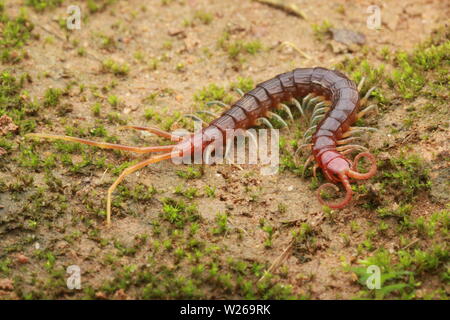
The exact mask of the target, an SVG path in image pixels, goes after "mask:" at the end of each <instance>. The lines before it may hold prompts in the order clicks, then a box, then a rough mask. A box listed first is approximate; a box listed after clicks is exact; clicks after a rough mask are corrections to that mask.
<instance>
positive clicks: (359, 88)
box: [357, 77, 366, 92]
mask: <svg viewBox="0 0 450 320" xmlns="http://www.w3.org/2000/svg"><path fill="white" fill-rule="evenodd" d="M365 81H366V77H362V78H361V81H359V83H358V87H357V89H358V92H360V91H361V89H362V87H363V85H364V82H365Z"/></svg>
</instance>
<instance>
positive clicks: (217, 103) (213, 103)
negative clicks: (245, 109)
mask: <svg viewBox="0 0 450 320" xmlns="http://www.w3.org/2000/svg"><path fill="white" fill-rule="evenodd" d="M216 105H217V106H220V107H223V108H227V107H228V105H227V104H226V103H224V102H222V101H219V100H213V101H208V102H206V106H208V107H212V106H216Z"/></svg>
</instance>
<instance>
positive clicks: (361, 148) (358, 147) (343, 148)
mask: <svg viewBox="0 0 450 320" xmlns="http://www.w3.org/2000/svg"><path fill="white" fill-rule="evenodd" d="M347 149H354V150H357V149H359V150H363V151H369V149H367V148H366V147H363V146H360V145H359V144H347V145H344V146H340V147H337V148H336V150H337V151H339V152H340V151H345V150H347Z"/></svg>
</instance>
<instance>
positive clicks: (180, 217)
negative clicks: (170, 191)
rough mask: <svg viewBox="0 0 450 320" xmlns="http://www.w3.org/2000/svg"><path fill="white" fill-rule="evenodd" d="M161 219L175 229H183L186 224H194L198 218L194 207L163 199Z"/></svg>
mask: <svg viewBox="0 0 450 320" xmlns="http://www.w3.org/2000/svg"><path fill="white" fill-rule="evenodd" d="M162 202H163V212H162V217H163V218H164V219H165V220H167V221H169V222H170V223H171V224H173V225H175V226H176V227H177V228H181V229H182V228H184V226H185V225H186V223H187V222H195V221H197V220H198V219H199V218H200V216H199V215H198V210H197V207H196V206H195V205H187V204H186V203H185V202H183V201H176V200H174V199H170V198H164V199H163V200H162Z"/></svg>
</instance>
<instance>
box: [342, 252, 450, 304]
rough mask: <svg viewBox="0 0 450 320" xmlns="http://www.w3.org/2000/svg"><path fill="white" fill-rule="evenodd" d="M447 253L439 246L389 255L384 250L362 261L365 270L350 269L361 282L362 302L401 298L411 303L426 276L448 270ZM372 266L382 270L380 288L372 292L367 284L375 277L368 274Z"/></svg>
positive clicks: (360, 295) (359, 295)
mask: <svg viewBox="0 0 450 320" xmlns="http://www.w3.org/2000/svg"><path fill="white" fill-rule="evenodd" d="M447 259H448V250H446V248H445V246H444V245H441V244H437V245H433V246H431V247H430V248H427V249H424V250H421V249H407V250H399V251H398V252H396V253H390V252H388V251H387V250H385V249H378V250H377V251H376V252H375V253H374V254H373V255H372V256H369V257H367V258H365V259H362V260H360V261H359V264H360V265H362V267H353V268H349V267H347V270H351V271H352V272H354V273H355V274H356V275H357V276H358V279H359V283H360V284H361V286H362V288H364V289H363V290H362V291H360V292H359V294H358V297H359V298H376V299H386V298H393V297H399V298H401V299H412V298H414V297H415V296H416V292H415V290H416V289H417V288H419V287H420V286H421V285H422V282H421V281H420V278H421V277H423V276H424V275H425V272H439V271H441V272H442V271H444V270H445V264H446V261H447ZM369 266H376V267H378V268H379V269H380V288H379V289H373V290H369V289H367V286H366V282H367V280H368V278H369V277H370V276H371V275H372V273H370V272H367V268H368V267H369Z"/></svg>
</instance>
